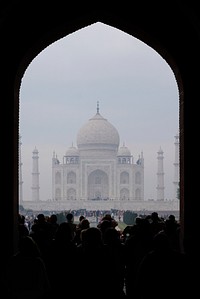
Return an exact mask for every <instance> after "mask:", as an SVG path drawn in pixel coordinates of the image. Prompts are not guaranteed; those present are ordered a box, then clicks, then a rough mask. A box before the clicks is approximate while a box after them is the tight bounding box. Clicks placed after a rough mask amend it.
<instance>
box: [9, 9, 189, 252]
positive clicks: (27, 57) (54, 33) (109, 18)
mask: <svg viewBox="0 0 200 299" xmlns="http://www.w3.org/2000/svg"><path fill="white" fill-rule="evenodd" d="M84 11H85V10H84ZM51 13H52V14H53V12H51ZM128 15H129V14H128ZM129 17H130V15H129ZM95 22H102V23H105V24H107V25H110V26H113V27H115V28H117V29H119V30H122V31H124V32H126V33H128V34H130V35H132V36H133V37H136V38H138V39H139V40H141V41H143V42H144V43H146V44H147V45H148V46H150V47H151V48H153V49H154V50H155V51H156V52H158V53H159V55H160V56H161V57H162V58H163V59H164V60H165V61H166V62H167V63H168V64H169V66H170V68H171V69H172V71H173V73H174V76H175V78H176V81H177V86H178V90H179V99H178V100H179V107H180V111H179V128H180V132H179V137H180V221H181V230H182V233H183V234H184V89H183V84H182V77H181V72H180V69H179V67H178V65H177V63H176V62H175V60H174V59H173V55H172V54H171V53H170V49H168V48H167V46H165V45H167V43H165V39H164V37H163V39H162V38H160V40H159V39H158V37H159V36H160V35H158V36H156V34H154V31H153V29H155V28H152V27H151V28H147V25H148V24H146V25H145V26H144V25H141V24H140V22H139V21H138V18H136V20H135V21H133V20H132V19H131V18H130V19H129V21H128V20H127V15H125V16H123V14H120V12H119V11H117V13H116V14H115V13H114V12H112V14H108V13H105V10H101V11H99V12H98V13H97V12H94V11H92V12H90V13H88V14H87V13H85V14H84V13H83V14H82V13H81V11H80V10H79V11H78V13H77V12H73V14H72V15H71V16H70V17H69V20H66V19H65V20H64V21H59V20H58V18H56V20H55V22H52V21H51V22H47V25H46V26H43V27H42V30H39V29H40V28H39V25H37V26H36V32H35V36H34V35H33V32H32V36H31V38H30V39H28V41H27V43H25V42H24V46H25V50H24V52H23V53H20V55H21V56H20V57H18V61H19V64H18V65H17V66H16V73H15V78H14V79H15V80H14V84H13V86H14V128H13V130H14V134H13V135H14V157H13V160H14V171H13V182H14V185H13V186H14V190H13V195H14V198H13V211H14V213H13V217H14V221H13V236H14V242H13V243H14V246H13V247H14V250H15V248H16V244H17V237H16V236H17V231H16V220H15V219H17V217H16V216H17V213H18V142H19V140H18V136H19V103H20V85H21V80H22V78H23V75H24V73H25V71H26V69H27V67H28V65H29V64H30V63H31V61H32V60H33V59H34V58H35V57H36V56H37V55H38V54H39V53H40V52H41V51H42V50H44V49H45V48H46V47H48V46H49V45H51V44H52V43H54V42H56V41H57V40H59V39H61V38H63V37H65V36H67V35H68V34H71V33H73V32H75V31H76V30H79V29H82V28H84V27H86V26H88V25H91V24H93V23H95ZM39 24H40V25H41V24H42V23H41V20H40V21H39ZM140 25H141V26H140ZM48 26H49V27H48Z"/></svg>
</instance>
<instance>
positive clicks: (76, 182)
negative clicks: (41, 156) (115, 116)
mask: <svg viewBox="0 0 200 299" xmlns="http://www.w3.org/2000/svg"><path fill="white" fill-rule="evenodd" d="M119 144H120V137H119V134H118V131H117V130H116V128H115V127H114V126H113V125H112V124H111V123H110V122H109V121H108V120H107V119H105V118H104V117H103V116H102V115H101V114H100V113H99V106H97V112H96V114H95V115H94V116H93V117H92V118H90V119H89V121H88V122H87V123H86V124H84V125H83V126H82V127H81V128H80V130H79V132H78V134H77V147H75V146H73V145H72V146H71V147H70V148H69V149H68V150H67V151H66V154H65V155H64V157H63V160H62V163H60V161H59V160H58V158H57V157H56V155H55V153H54V155H53V159H52V193H53V196H52V199H53V201H62V202H63V201H84V202H91V201H93V202H94V201H104V202H105V201H143V200H144V158H143V153H141V155H140V157H139V158H138V159H137V161H136V163H134V159H133V156H132V155H131V152H130V150H129V149H128V148H127V147H126V146H125V144H123V145H122V146H121V147H119Z"/></svg>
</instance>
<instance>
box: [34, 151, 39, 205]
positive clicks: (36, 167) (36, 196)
mask: <svg viewBox="0 0 200 299" xmlns="http://www.w3.org/2000/svg"><path fill="white" fill-rule="evenodd" d="M32 158H33V169H32V201H39V200H40V196H39V190H40V186H39V156H38V150H37V149H36V147H35V149H34V150H33V156H32Z"/></svg>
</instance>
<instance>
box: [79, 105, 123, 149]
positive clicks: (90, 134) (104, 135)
mask: <svg viewBox="0 0 200 299" xmlns="http://www.w3.org/2000/svg"><path fill="white" fill-rule="evenodd" d="M77 146H78V148H79V149H111V150H117V149H118V147H119V133H118V131H117V130H116V129H115V127H114V126H113V125H112V124H111V123H109V122H108V121H107V119H105V118H103V117H102V116H101V114H100V113H99V109H98V108H97V113H96V115H94V116H93V117H92V118H90V119H89V121H88V122H87V123H86V124H85V125H83V126H82V127H81V128H80V130H79V132H78V134H77Z"/></svg>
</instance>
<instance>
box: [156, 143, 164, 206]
mask: <svg viewBox="0 0 200 299" xmlns="http://www.w3.org/2000/svg"><path fill="white" fill-rule="evenodd" d="M157 159H158V172H157V187H156V189H157V200H158V201H163V200H164V189H165V187H164V170H163V169H164V168H163V159H164V157H163V151H162V149H161V147H160V149H159V151H158V157H157Z"/></svg>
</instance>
